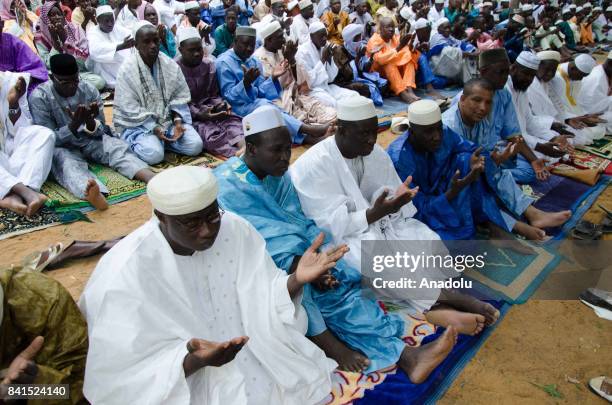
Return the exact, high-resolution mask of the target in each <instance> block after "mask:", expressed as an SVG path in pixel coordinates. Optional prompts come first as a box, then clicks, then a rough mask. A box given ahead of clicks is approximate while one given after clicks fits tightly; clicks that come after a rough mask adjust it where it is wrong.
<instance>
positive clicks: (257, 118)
mask: <svg viewBox="0 0 612 405" xmlns="http://www.w3.org/2000/svg"><path fill="white" fill-rule="evenodd" d="M284 126H285V120H284V119H283V115H282V114H281V112H280V111H279V110H278V108H274V107H272V106H271V105H264V106H262V107H259V108H256V109H255V110H254V111H253V112H252V113H250V114H248V115H246V116H245V117H244V118H243V119H242V130H243V132H244V136H249V135H255V134H258V133H260V132H263V131H267V130H269V129H274V128H280V127H284Z"/></svg>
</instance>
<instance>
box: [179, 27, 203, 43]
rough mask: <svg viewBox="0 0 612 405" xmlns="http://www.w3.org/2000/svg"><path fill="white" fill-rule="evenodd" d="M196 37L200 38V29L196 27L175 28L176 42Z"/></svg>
mask: <svg viewBox="0 0 612 405" xmlns="http://www.w3.org/2000/svg"><path fill="white" fill-rule="evenodd" d="M192 38H197V39H202V37H201V36H200V31H198V29H197V28H196V27H182V26H181V27H178V29H177V30H176V42H177V43H178V44H179V45H180V44H181V42H183V41H186V40H188V39H192Z"/></svg>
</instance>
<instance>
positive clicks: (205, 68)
mask: <svg viewBox="0 0 612 405" xmlns="http://www.w3.org/2000/svg"><path fill="white" fill-rule="evenodd" d="M177 34H178V35H177V42H178V43H179V51H180V52H181V57H180V58H179V59H178V60H177V61H176V62H177V63H178V65H179V66H180V68H181V70H182V72H183V75H184V76H185V80H186V81H187V85H188V86H189V92H190V93H191V101H190V102H189V111H190V112H191V119H192V120H193V127H194V128H195V129H196V130H197V131H198V133H199V134H200V137H201V138H202V142H204V150H207V151H208V152H211V153H215V154H219V155H223V156H225V157H230V156H234V155H235V154H236V152H238V151H239V150H240V149H241V148H242V147H243V144H244V136H243V135H242V125H241V123H240V117H238V116H237V115H236V114H232V111H231V109H230V108H229V105H228V104H227V102H225V101H224V100H223V99H222V98H221V97H220V96H219V84H218V83H217V76H216V75H215V65H214V63H213V62H210V61H208V60H207V59H203V55H204V48H203V47H202V39H201V37H200V33H199V31H198V29H197V28H195V27H189V28H185V27H179V29H178V32H177Z"/></svg>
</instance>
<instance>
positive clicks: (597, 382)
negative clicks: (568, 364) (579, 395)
mask: <svg viewBox="0 0 612 405" xmlns="http://www.w3.org/2000/svg"><path fill="white" fill-rule="evenodd" d="M604 384H606V385H607V386H608V387H612V379H611V378H608V377H606V376H604V375H602V376H599V377H595V378H591V381H589V388H591V390H593V392H595V393H596V394H597V395H599V396H600V397H602V398H603V399H607V400H608V402H612V394H607V393H606V392H605V391H604V390H603V388H602V386H603V385H604ZM608 392H610V388H608Z"/></svg>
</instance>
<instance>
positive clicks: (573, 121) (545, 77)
mask: <svg viewBox="0 0 612 405" xmlns="http://www.w3.org/2000/svg"><path fill="white" fill-rule="evenodd" d="M538 59H539V60H540V66H539V67H538V73H537V75H536V78H535V79H534V81H533V83H532V84H531V86H529V88H528V89H527V96H528V98H529V101H530V104H531V108H532V110H533V112H534V114H535V115H536V116H538V117H544V116H548V117H553V118H554V120H555V121H557V122H560V123H564V124H567V125H568V126H569V127H571V128H570V132H572V133H573V134H574V135H575V138H574V139H572V143H573V144H574V145H589V144H591V143H592V142H593V140H595V139H599V138H602V137H603V136H604V135H605V127H604V126H603V125H597V126H589V125H590V119H589V118H588V117H587V116H578V115H576V114H575V113H574V110H575V109H574V108H572V106H571V105H570V103H569V100H568V98H567V95H566V94H565V92H564V91H562V90H563V89H564V86H565V84H564V82H563V79H562V78H561V77H560V76H558V75H555V73H556V72H557V68H558V67H559V61H560V60H561V54H560V53H559V52H557V51H542V52H539V53H538Z"/></svg>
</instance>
